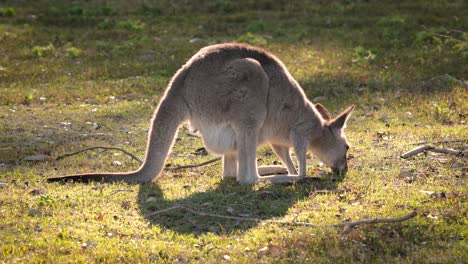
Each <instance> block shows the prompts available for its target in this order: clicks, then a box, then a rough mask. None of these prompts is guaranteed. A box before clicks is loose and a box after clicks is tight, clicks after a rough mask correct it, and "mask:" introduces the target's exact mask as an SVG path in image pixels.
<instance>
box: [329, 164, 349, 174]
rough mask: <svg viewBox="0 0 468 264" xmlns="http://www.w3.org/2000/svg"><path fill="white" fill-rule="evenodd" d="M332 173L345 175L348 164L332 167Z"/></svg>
mask: <svg viewBox="0 0 468 264" xmlns="http://www.w3.org/2000/svg"><path fill="white" fill-rule="evenodd" d="M331 169H332V171H333V173H335V174H342V175H345V174H346V172H347V171H348V164H347V163H344V165H341V166H336V167H335V166H334V167H332V168H331Z"/></svg>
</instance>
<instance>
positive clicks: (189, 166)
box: [164, 157, 221, 171]
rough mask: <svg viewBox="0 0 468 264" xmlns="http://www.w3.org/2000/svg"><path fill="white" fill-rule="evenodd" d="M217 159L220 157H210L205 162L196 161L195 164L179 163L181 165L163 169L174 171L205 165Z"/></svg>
mask: <svg viewBox="0 0 468 264" xmlns="http://www.w3.org/2000/svg"><path fill="white" fill-rule="evenodd" d="M218 160H221V157H218V158H214V159H210V160H208V161H205V162H202V163H197V164H190V165H181V166H176V167H166V168H164V170H166V171H176V170H183V169H190V168H195V167H201V166H205V165H208V164H210V163H213V162H216V161H218Z"/></svg>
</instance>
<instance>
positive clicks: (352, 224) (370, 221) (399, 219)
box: [146, 204, 417, 228]
mask: <svg viewBox="0 0 468 264" xmlns="http://www.w3.org/2000/svg"><path fill="white" fill-rule="evenodd" d="M176 209H183V210H185V211H187V212H190V213H192V214H196V215H199V216H209V217H214V218H222V219H229V220H238V221H248V222H257V223H258V222H265V223H274V224H281V225H292V226H308V227H327V226H328V227H348V228H351V227H355V226H358V225H366V224H378V223H396V222H403V221H406V220H408V219H411V218H413V217H415V216H416V215H417V212H416V211H413V212H412V213H410V214H407V215H405V216H402V217H397V218H374V219H368V220H360V221H354V222H343V223H337V224H312V223H307V222H295V221H293V222H288V221H281V220H269V219H260V218H255V217H239V216H231V215H220V214H211V213H206V212H202V211H197V210H195V209H193V208H192V207H191V206H188V205H182V204H178V205H175V206H172V207H169V208H166V209H162V210H159V211H155V212H152V213H149V214H147V215H146V217H152V216H155V215H159V214H162V213H166V212H169V211H173V210H176Z"/></svg>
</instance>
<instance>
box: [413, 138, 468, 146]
mask: <svg viewBox="0 0 468 264" xmlns="http://www.w3.org/2000/svg"><path fill="white" fill-rule="evenodd" d="M466 141H468V138H462V139H450V140H441V141H434V142H432V143H434V144H446V143H458V142H466ZM427 143H429V141H428V140H425V141H420V142H416V143H410V144H408V145H423V144H427Z"/></svg>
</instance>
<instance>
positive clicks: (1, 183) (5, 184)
mask: <svg viewBox="0 0 468 264" xmlns="http://www.w3.org/2000/svg"><path fill="white" fill-rule="evenodd" d="M6 187H8V184H7V183H4V182H0V188H6Z"/></svg>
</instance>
